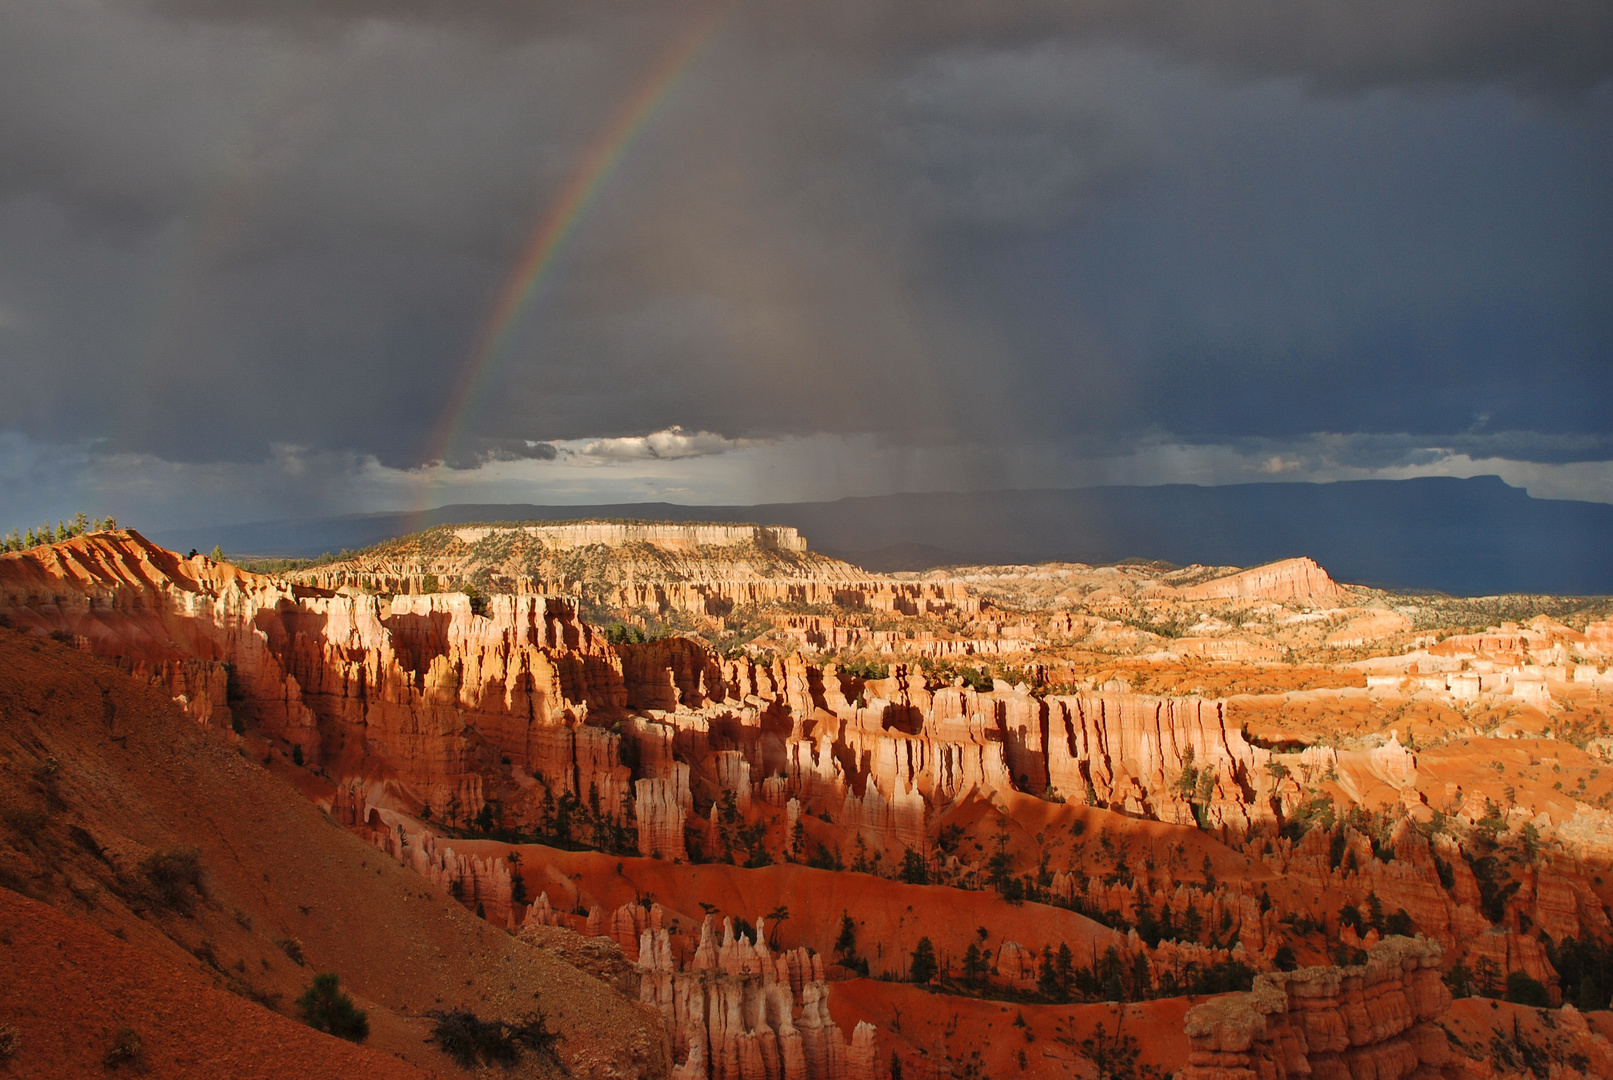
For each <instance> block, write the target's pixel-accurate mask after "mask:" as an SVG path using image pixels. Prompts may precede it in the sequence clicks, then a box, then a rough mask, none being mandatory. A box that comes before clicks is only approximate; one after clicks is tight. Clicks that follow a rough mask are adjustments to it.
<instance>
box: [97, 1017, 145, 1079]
mask: <svg viewBox="0 0 1613 1080" xmlns="http://www.w3.org/2000/svg"><path fill="white" fill-rule="evenodd" d="M101 1064H102V1065H104V1066H106V1067H107V1068H108V1069H121V1068H123V1067H124V1066H125V1065H127V1066H128V1067H129V1068H130V1069H132V1070H134V1071H135V1072H139V1073H143V1072H145V1071H146V1050H145V1045H144V1044H143V1043H142V1042H141V1041H140V1036H139V1035H137V1034H135V1031H134V1029H133V1028H131V1027H120V1028H118V1030H117V1032H116V1033H115V1034H113V1036H112V1045H111V1046H109V1047H108V1048H107V1051H106V1055H105V1056H104V1057H102V1058H101Z"/></svg>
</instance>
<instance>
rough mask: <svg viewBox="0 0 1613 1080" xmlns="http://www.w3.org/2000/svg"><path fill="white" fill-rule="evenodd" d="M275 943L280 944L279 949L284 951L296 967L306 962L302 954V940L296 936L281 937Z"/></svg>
mask: <svg viewBox="0 0 1613 1080" xmlns="http://www.w3.org/2000/svg"><path fill="white" fill-rule="evenodd" d="M275 944H276V945H278V946H280V951H281V952H283V953H285V954H286V956H287V957H289V958H290V960H291V962H292V963H293V964H296V965H297V966H298V967H302V966H303V965H304V964H306V963H307V962H308V961H307V959H305V958H304V957H303V955H302V942H300V941H298V940H297V939H296V938H281V939H280V940H279V941H276V942H275Z"/></svg>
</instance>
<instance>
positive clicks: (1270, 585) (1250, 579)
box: [1180, 558, 1344, 600]
mask: <svg viewBox="0 0 1613 1080" xmlns="http://www.w3.org/2000/svg"><path fill="white" fill-rule="evenodd" d="M1180 593H1181V597H1182V599H1184V600H1232V599H1244V598H1250V597H1258V598H1260V599H1264V600H1336V599H1338V598H1339V597H1340V596H1342V595H1343V594H1344V590H1342V589H1340V588H1339V587H1338V584H1337V583H1336V582H1334V580H1333V579H1332V578H1330V577H1328V576H1327V571H1326V570H1323V569H1322V568H1321V567H1320V566H1318V565H1317V564H1316V563H1315V562H1314V561H1313V560H1311V559H1304V558H1301V559H1283V560H1282V561H1281V562H1274V563H1267V564H1266V565H1265V566H1257V567H1254V568H1253V569H1250V570H1244V571H1242V572H1240V573H1236V574H1229V575H1228V576H1226V577H1218V578H1212V579H1210V580H1209V581H1204V582H1200V583H1199V584H1196V585H1187V586H1184V587H1182V588H1181V590H1180Z"/></svg>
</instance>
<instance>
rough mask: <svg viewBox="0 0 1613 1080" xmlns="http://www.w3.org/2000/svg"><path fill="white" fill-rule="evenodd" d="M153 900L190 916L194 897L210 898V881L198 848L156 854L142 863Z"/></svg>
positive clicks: (142, 875)
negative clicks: (188, 913)
mask: <svg viewBox="0 0 1613 1080" xmlns="http://www.w3.org/2000/svg"><path fill="white" fill-rule="evenodd" d="M140 876H141V877H143V878H144V879H145V882H146V885H147V887H148V891H149V893H150V896H151V899H152V900H153V901H154V902H156V903H157V904H160V905H161V906H163V907H166V908H171V909H173V910H175V911H182V912H189V911H190V908H191V904H192V903H193V900H192V898H191V894H192V893H195V895H197V896H200V897H204V898H205V897H206V896H207V880H206V874H205V871H204V870H203V869H202V853H201V852H200V851H199V850H198V849H196V848H176V849H175V850H173V851H155V852H152V853H151V854H150V855H147V856H146V857H145V858H144V859H143V860H141V862H140Z"/></svg>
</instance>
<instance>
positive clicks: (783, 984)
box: [639, 917, 886, 1080]
mask: <svg viewBox="0 0 1613 1080" xmlns="http://www.w3.org/2000/svg"><path fill="white" fill-rule="evenodd" d="M765 935H766V930H765V924H763V920H760V919H758V920H756V933H755V937H753V938H747V937H744V935H739V937H736V935H734V925H732V920H729V919H724V920H723V937H721V940H718V937H716V928H715V922H713V919H711V917H706V920H705V922H703V924H702V927H700V945H698V946H697V949H695V953H694V956H692V959H690V961H689V964H687V966H686V967H684V969H682V970H679V966H677V962H676V959H674V954H673V946H671V943H669V938H668V933H666V930H661V928H645V930H644V935H642V938H640V941H639V970H640V990H639V998H640V1001H644V1003H647V1004H653V1006H655V1007H658V1009H660V1011H661V1016H663V1019H665V1020H666V1028H668V1032H669V1035H671V1040H673V1046H674V1048H687V1049H686V1051H682V1053H679V1057H682V1062H681V1064H679V1065H677V1070H676V1072H674V1075H679V1077H689V1078H690V1080H855V1078H860V1077H884V1075H886V1072H884V1070H882V1069H881V1062H879V1057H877V1051H876V1048H874V1038H873V1036H874V1028H873V1025H869V1024H858V1025H857V1028H855V1030H853V1033H852V1041H850V1043H847V1040H845V1035H844V1033H842V1032H840V1028H839V1027H836V1025H834V1022H832V1020H831V1019H829V1007H827V1003H829V1001H827V987H826V983H824V982H823V962H821V959H819V957H810V956H808V954H807V953H805V949H797V951H794V953H787V954H784V956H777V957H776V956H773V954H771V951H769V949H768V946H766V937H765Z"/></svg>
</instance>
